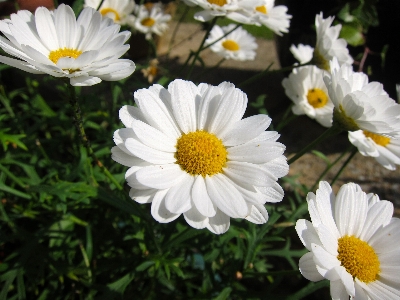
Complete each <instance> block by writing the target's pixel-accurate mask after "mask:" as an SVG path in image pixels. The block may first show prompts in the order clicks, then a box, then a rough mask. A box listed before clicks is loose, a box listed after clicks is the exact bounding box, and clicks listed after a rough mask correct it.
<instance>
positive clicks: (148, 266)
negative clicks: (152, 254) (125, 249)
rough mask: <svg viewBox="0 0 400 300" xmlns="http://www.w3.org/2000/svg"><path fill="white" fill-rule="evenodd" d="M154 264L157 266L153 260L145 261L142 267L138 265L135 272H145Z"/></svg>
mask: <svg viewBox="0 0 400 300" xmlns="http://www.w3.org/2000/svg"><path fill="white" fill-rule="evenodd" d="M154 264H155V262H154V261H153V260H148V261H145V262H143V263H141V264H140V265H138V266H137V267H136V269H135V270H136V271H138V272H143V271H144V270H147V269H148V268H150V267H151V266H152V265H154Z"/></svg>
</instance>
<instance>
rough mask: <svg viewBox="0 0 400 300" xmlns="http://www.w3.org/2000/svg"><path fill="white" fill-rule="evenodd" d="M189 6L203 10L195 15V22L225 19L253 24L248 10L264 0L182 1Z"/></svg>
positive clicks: (261, 3)
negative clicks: (218, 18) (216, 18)
mask: <svg viewBox="0 0 400 300" xmlns="http://www.w3.org/2000/svg"><path fill="white" fill-rule="evenodd" d="M184 2H185V3H186V4H187V5H189V6H195V5H198V6H200V7H201V8H203V9H204V10H202V11H200V12H197V13H195V15H194V18H195V19H196V20H197V21H201V22H207V21H209V20H211V19H214V18H215V17H227V18H228V19H231V20H233V21H236V22H239V23H243V24H254V22H255V20H254V19H253V18H251V17H249V13H248V10H249V9H253V8H254V7H256V6H259V5H263V2H264V0H184Z"/></svg>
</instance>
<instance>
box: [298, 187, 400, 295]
mask: <svg viewBox="0 0 400 300" xmlns="http://www.w3.org/2000/svg"><path fill="white" fill-rule="evenodd" d="M307 202H308V211H309V213H310V216H311V222H309V221H307V220H304V219H301V220H298V221H297V223H296V231H297V234H298V235H299V237H300V240H301V242H302V243H303V245H304V246H305V247H306V248H307V250H309V251H310V252H308V253H306V254H305V255H303V256H302V257H301V258H300V262H299V267H300V272H301V273H302V274H303V276H304V277H305V278H307V279H308V280H311V281H320V280H322V279H324V278H325V279H328V280H329V281H330V291H331V296H332V298H333V299H349V296H351V297H352V299H376V300H378V299H400V289H399V287H400V286H399V282H400V256H399V254H400V251H399V245H398V241H399V239H400V219H397V218H392V215H393V204H392V203H391V202H389V201H386V200H379V197H378V196H377V195H375V194H366V193H364V192H363V191H362V190H361V188H360V186H359V185H357V184H354V183H348V184H345V185H343V186H342V187H341V188H340V190H339V192H338V194H337V196H336V197H335V195H334V194H333V192H332V189H331V187H330V186H329V184H328V183H327V182H320V184H319V189H318V190H317V192H316V194H314V193H309V194H308V195H307Z"/></svg>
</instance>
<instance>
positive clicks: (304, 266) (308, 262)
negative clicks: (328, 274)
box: [299, 252, 324, 282]
mask: <svg viewBox="0 0 400 300" xmlns="http://www.w3.org/2000/svg"><path fill="white" fill-rule="evenodd" d="M299 269H300V272H301V274H302V275H303V276H304V277H305V278H306V279H308V280H310V281H314V282H315V281H320V280H322V279H324V277H323V276H322V275H321V274H319V273H318V270H317V268H316V267H315V262H314V255H313V254H312V252H307V253H306V254H304V255H303V256H302V257H301V258H300V261H299Z"/></svg>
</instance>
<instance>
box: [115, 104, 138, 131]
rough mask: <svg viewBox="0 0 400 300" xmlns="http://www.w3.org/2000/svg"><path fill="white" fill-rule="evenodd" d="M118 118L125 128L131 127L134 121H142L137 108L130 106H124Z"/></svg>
mask: <svg viewBox="0 0 400 300" xmlns="http://www.w3.org/2000/svg"><path fill="white" fill-rule="evenodd" d="M119 118H120V120H121V122H122V123H123V124H124V125H125V127H131V124H132V122H133V121H134V120H141V121H143V114H142V112H141V111H140V109H139V108H137V107H135V106H131V105H124V106H122V107H121V109H120V110H119Z"/></svg>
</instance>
